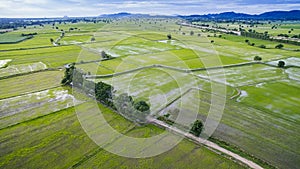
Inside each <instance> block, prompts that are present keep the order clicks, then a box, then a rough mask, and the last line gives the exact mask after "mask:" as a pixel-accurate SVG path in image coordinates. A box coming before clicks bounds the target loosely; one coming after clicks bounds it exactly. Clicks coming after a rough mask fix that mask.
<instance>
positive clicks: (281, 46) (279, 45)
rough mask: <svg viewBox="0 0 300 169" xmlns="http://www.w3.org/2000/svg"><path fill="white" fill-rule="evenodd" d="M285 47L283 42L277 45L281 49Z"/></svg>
mask: <svg viewBox="0 0 300 169" xmlns="http://www.w3.org/2000/svg"><path fill="white" fill-rule="evenodd" d="M283 47H284V46H283V44H278V45H276V46H275V48H276V49H281V48H283Z"/></svg>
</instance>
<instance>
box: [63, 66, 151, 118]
mask: <svg viewBox="0 0 300 169" xmlns="http://www.w3.org/2000/svg"><path fill="white" fill-rule="evenodd" d="M65 67H66V70H65V76H64V78H63V80H62V81H61V83H62V84H63V85H71V86H73V87H77V88H79V89H82V91H84V92H85V93H86V94H88V95H90V96H93V97H94V98H95V99H96V100H97V101H99V102H101V103H102V104H104V105H106V106H108V107H110V108H112V109H114V110H116V111H117V112H118V113H120V114H121V115H123V116H124V117H126V118H127V119H129V120H131V121H134V122H137V123H144V122H146V117H147V116H148V115H149V113H150V106H149V105H148V104H147V103H146V102H145V101H143V100H141V101H134V100H133V98H132V97H131V96H129V95H128V94H126V93H123V94H120V95H116V94H115V93H116V91H115V90H114V87H113V86H111V85H109V84H106V83H103V82H98V83H95V82H93V81H89V80H86V78H85V76H86V74H85V73H84V72H82V71H81V70H79V69H76V67H75V63H72V64H69V65H66V66H65Z"/></svg>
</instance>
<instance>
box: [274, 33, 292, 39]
mask: <svg viewBox="0 0 300 169" xmlns="http://www.w3.org/2000/svg"><path fill="white" fill-rule="evenodd" d="M277 36H279V37H286V38H288V37H290V36H289V35H288V34H282V33H281V34H278V35H277Z"/></svg>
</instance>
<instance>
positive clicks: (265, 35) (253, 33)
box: [241, 29, 300, 46]
mask: <svg viewBox="0 0 300 169" xmlns="http://www.w3.org/2000/svg"><path fill="white" fill-rule="evenodd" d="M241 35H242V36H245V37H251V38H256V39H263V40H270V41H277V42H280V43H288V44H293V45H298V46H300V42H298V41H293V40H288V39H274V38H271V37H270V36H269V35H268V32H265V33H258V32H256V31H255V30H251V29H250V30H249V31H246V30H241ZM282 36H284V34H282ZM295 37H296V36H295ZM297 37H298V36H297Z"/></svg>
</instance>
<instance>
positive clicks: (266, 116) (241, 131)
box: [161, 84, 300, 168]
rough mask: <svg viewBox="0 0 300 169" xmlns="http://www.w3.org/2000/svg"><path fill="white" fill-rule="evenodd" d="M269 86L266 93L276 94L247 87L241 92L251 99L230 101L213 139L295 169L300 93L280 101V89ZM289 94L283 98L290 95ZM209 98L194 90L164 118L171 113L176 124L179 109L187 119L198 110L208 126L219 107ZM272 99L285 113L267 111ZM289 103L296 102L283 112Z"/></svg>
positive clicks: (208, 95)
mask: <svg viewBox="0 0 300 169" xmlns="http://www.w3.org/2000/svg"><path fill="white" fill-rule="evenodd" d="M274 85H275V84H274ZM267 86H268V87H267ZM267 86H266V88H265V89H264V90H268V91H272V90H273V91H274V92H273V95H269V94H268V93H270V92H266V91H256V90H252V91H251V90H247V89H248V88H249V87H244V88H242V89H243V90H245V91H246V92H247V93H248V97H245V98H244V99H243V100H241V102H240V103H237V102H236V101H234V100H229V99H228V100H227V103H226V106H225V111H224V113H223V115H222V119H221V121H220V124H219V126H218V127H217V129H216V131H215V133H214V134H213V136H214V137H216V138H218V139H221V140H224V141H226V142H228V143H231V144H233V145H237V146H238V147H240V148H241V149H243V150H246V152H249V153H250V154H253V155H255V156H256V157H258V158H260V159H263V160H265V161H267V162H269V163H271V164H273V165H275V166H280V167H288V168H295V167H296V166H297V164H295V161H297V159H298V158H299V149H295V147H297V144H298V140H299V139H300V138H299V135H298V134H297V132H298V128H299V127H300V126H299V115H298V113H296V112H297V110H296V109H299V106H296V105H299V98H298V99H296V95H297V93H299V92H298V91H300V90H299V89H293V90H291V91H290V92H288V93H294V94H296V95H294V94H292V95H294V96H289V97H288V98H286V99H285V98H284V97H283V96H282V95H278V97H277V96H276V94H275V91H280V90H281V89H279V88H274V87H271V86H270V85H268V84H267ZM283 88H284V87H283V86H282V89H283ZM250 89H251V87H250ZM262 89H263V88H262ZM286 89H287V87H286ZM254 92H255V94H254ZM288 93H285V94H283V95H288ZM264 95H269V96H264ZM298 95H299V94H298ZM210 98H211V94H209V93H205V92H199V91H197V90H192V91H190V93H188V94H186V95H184V96H183V97H182V98H181V99H180V100H178V101H176V102H174V103H173V104H171V105H170V106H168V107H167V108H166V109H165V110H164V111H163V112H161V114H167V113H168V114H170V119H171V120H175V119H176V118H177V116H178V111H175V110H176V109H177V110H180V112H181V113H182V114H183V115H184V116H186V117H189V116H191V115H193V113H194V112H195V111H197V109H198V113H199V118H200V119H201V120H202V121H203V122H205V121H206V119H207V116H208V111H209V110H210V106H211V105H212V104H216V102H214V103H212V102H211V100H210ZM251 98H253V99H251ZM262 98H264V99H266V101H264V100H262ZM267 98H268V99H267ZM271 98H275V99H278V101H277V100H276V102H274V104H273V110H276V108H277V109H280V110H283V109H285V111H284V112H285V113H284V112H283V113H279V112H277V113H276V112H272V111H271V109H269V110H266V108H264V107H265V106H268V105H269V104H271V103H270V102H271ZM280 98H281V99H280ZM254 99H255V100H254ZM275 99H274V100H275ZM257 100H261V101H257ZM268 100H269V101H270V102H268ZM287 100H294V101H293V103H292V105H289V104H287V106H283V107H282V108H281V106H280V105H285V104H282V103H281V102H283V103H285V102H286V101H287ZM196 105H200V106H199V107H198V106H196ZM288 105H289V106H288ZM250 106H251V107H250ZM291 107H292V108H291ZM288 109H290V110H291V111H292V112H290V110H288ZM296 168H297V167H296Z"/></svg>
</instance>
